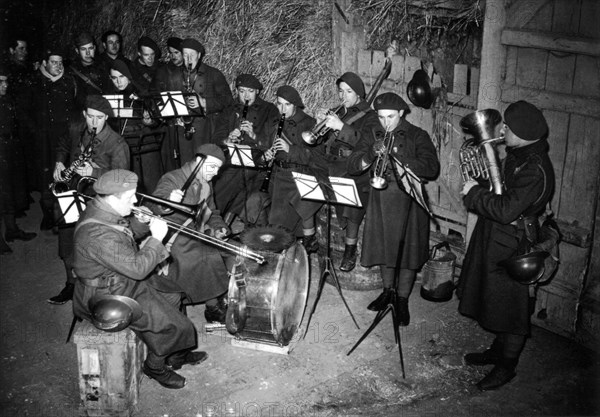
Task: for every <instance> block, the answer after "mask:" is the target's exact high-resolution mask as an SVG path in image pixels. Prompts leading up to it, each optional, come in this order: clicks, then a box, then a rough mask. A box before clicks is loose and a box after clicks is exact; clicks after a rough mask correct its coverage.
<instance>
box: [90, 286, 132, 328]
mask: <svg viewBox="0 0 600 417" xmlns="http://www.w3.org/2000/svg"><path fill="white" fill-rule="evenodd" d="M88 308H89V310H90V313H91V319H92V323H93V324H94V326H96V327H97V328H98V329H100V330H104V331H106V332H118V331H121V330H123V329H125V328H126V327H127V326H129V324H130V323H131V322H133V321H136V320H138V319H139V318H140V317H141V316H142V307H141V306H140V305H139V304H138V302H137V301H135V300H134V299H133V298H129V297H125V296H122V295H111V294H103V295H95V296H93V297H92V298H90V300H89V301H88Z"/></svg>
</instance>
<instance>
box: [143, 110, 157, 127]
mask: <svg viewBox="0 0 600 417" xmlns="http://www.w3.org/2000/svg"><path fill="white" fill-rule="evenodd" d="M142 123H143V124H144V125H146V126H150V125H151V124H152V123H154V121H153V120H152V118H151V117H150V113H149V112H148V110H144V114H143V117H142Z"/></svg>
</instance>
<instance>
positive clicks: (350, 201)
mask: <svg viewBox="0 0 600 417" xmlns="http://www.w3.org/2000/svg"><path fill="white" fill-rule="evenodd" d="M329 182H330V183H331V187H332V188H333V191H334V192H335V199H336V202H337V203H338V204H346V205H351V206H356V207H362V203H361V202H360V197H359V196H358V189H357V188H356V183H355V182H354V180H353V179H351V178H343V177H329Z"/></svg>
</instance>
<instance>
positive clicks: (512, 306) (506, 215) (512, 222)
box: [457, 101, 554, 391]
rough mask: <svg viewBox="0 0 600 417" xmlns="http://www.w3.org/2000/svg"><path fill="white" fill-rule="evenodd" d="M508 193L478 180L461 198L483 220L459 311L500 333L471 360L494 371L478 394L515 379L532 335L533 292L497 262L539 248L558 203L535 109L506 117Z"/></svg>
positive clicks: (515, 107)
mask: <svg viewBox="0 0 600 417" xmlns="http://www.w3.org/2000/svg"><path fill="white" fill-rule="evenodd" d="M501 133H502V134H503V136H504V141H505V144H506V158H505V160H504V162H503V164H500V165H501V167H502V177H503V178H504V188H505V191H504V192H503V193H502V194H497V193H495V192H494V191H493V190H492V191H490V190H489V189H488V187H486V186H483V185H478V183H477V181H475V180H472V179H470V180H468V181H466V182H465V183H464V185H463V188H462V190H461V194H462V195H463V196H464V202H465V206H466V207H467V209H468V210H469V211H472V212H474V213H476V214H478V215H479V218H478V220H477V224H476V225H475V229H474V230H473V234H472V235H471V240H470V242H469V247H468V249H467V253H466V255H465V259H464V262H463V266H462V270H461V275H460V279H459V285H458V289H457V293H458V295H459V298H460V304H459V307H458V311H459V312H460V313H462V314H464V315H466V316H469V317H472V318H473V319H475V320H477V322H478V323H479V324H480V325H481V327H483V328H484V329H486V330H487V331H490V332H493V333H494V334H495V336H496V337H495V340H494V341H493V343H492V345H491V347H490V348H489V349H487V350H486V351H484V352H477V353H469V354H467V355H465V357H464V358H465V362H466V363H467V364H469V365H476V366H484V365H494V368H493V369H492V370H491V371H490V372H489V373H488V374H487V375H486V376H485V377H484V378H483V379H482V380H481V381H479V382H478V384H477V387H478V388H479V389H480V390H483V391H486V390H492V389H496V388H499V387H501V386H503V385H505V384H507V383H508V382H510V381H511V380H512V379H513V378H514V377H515V368H516V365H517V362H518V361H519V356H520V354H521V351H522V349H523V347H524V345H525V339H526V337H527V336H528V335H530V316H531V313H532V311H531V310H530V306H531V305H534V304H535V299H534V298H530V294H531V293H530V288H529V286H528V285H524V284H521V283H520V282H517V281H514V280H513V278H511V276H510V275H509V272H508V271H507V270H505V269H504V268H503V267H501V266H500V265H498V263H499V262H502V261H507V260H510V259H511V258H513V257H515V256H518V255H522V254H526V253H527V252H528V250H529V249H530V248H529V247H530V246H531V245H533V244H536V243H538V242H537V236H536V235H537V230H538V228H539V220H538V216H539V215H540V214H542V213H543V212H544V209H545V207H546V205H547V204H548V202H549V201H550V199H551V197H552V193H553V191H554V170H553V168H552V162H551V161H550V158H549V156H548V150H549V145H548V142H547V140H546V138H547V137H548V124H547V123H546V119H545V118H544V115H543V114H542V112H541V111H540V109H538V108H537V107H536V106H534V105H533V104H531V103H528V102H526V101H517V102H516V103H513V104H511V105H509V106H508V108H507V109H506V111H505V112H504V126H503V127H502V132H501Z"/></svg>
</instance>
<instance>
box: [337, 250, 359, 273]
mask: <svg viewBox="0 0 600 417" xmlns="http://www.w3.org/2000/svg"><path fill="white" fill-rule="evenodd" d="M355 266H356V245H346V246H345V247H344V256H343V257H342V263H341V264H340V271H344V272H350V271H352V270H353V269H354V267H355Z"/></svg>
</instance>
